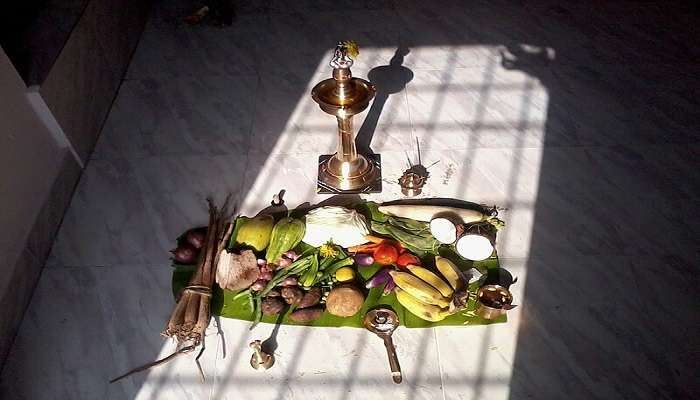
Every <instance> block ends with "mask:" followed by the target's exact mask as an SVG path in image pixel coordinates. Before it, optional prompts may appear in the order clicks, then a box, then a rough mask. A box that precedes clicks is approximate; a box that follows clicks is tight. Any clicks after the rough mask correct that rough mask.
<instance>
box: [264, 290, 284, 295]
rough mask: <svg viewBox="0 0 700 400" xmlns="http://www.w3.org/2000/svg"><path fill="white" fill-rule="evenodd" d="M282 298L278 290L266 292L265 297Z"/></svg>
mask: <svg viewBox="0 0 700 400" xmlns="http://www.w3.org/2000/svg"><path fill="white" fill-rule="evenodd" d="M280 296H282V293H280V292H279V290H274V289H273V290H270V291H269V292H267V297H280Z"/></svg>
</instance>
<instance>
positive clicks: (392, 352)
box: [382, 335, 402, 383]
mask: <svg viewBox="0 0 700 400" xmlns="http://www.w3.org/2000/svg"><path fill="white" fill-rule="evenodd" d="M382 338H383V339H384V347H386V354H387V355H388V356H389V368H391V379H393V380H394V383H401V379H402V378H401V365H399V357H398V356H397V355H396V347H394V341H393V340H391V335H382Z"/></svg>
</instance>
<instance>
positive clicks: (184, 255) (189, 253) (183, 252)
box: [170, 243, 198, 264]
mask: <svg viewBox="0 0 700 400" xmlns="http://www.w3.org/2000/svg"><path fill="white" fill-rule="evenodd" d="M170 252H171V253H173V260H175V262H177V263H179V264H194V263H195V262H196V261H197V253H198V250H197V249H195V248H194V246H192V245H191V244H189V243H183V244H181V245H179V246H177V248H176V249H174V250H170Z"/></svg>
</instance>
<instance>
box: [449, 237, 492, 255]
mask: <svg viewBox="0 0 700 400" xmlns="http://www.w3.org/2000/svg"><path fill="white" fill-rule="evenodd" d="M456 249H457V253H459V255H460V256H462V257H464V258H466V259H469V260H474V261H481V260H485V259H487V258H489V257H490V256H491V254H492V253H493V244H492V243H491V241H490V240H489V239H488V238H487V237H485V236H482V235H476V234H467V235H464V236H462V237H461V238H459V240H457V244H456Z"/></svg>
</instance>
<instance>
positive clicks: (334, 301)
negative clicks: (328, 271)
mask: <svg viewBox="0 0 700 400" xmlns="http://www.w3.org/2000/svg"><path fill="white" fill-rule="evenodd" d="M364 302H365V296H363V295H362V292H360V290H359V289H357V288H356V287H354V286H351V285H344V286H338V287H335V288H333V289H332V290H331V291H330V292H329V293H328V298H327V299H326V309H327V310H328V312H329V313H331V314H333V315H336V316H338V317H351V316H353V315H355V314H357V312H358V311H360V308H362V303H364Z"/></svg>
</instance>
